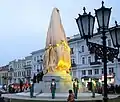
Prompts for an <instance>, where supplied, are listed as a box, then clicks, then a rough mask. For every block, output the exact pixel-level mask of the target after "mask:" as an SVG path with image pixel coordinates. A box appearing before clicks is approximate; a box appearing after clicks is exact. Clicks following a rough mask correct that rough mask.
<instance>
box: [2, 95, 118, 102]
mask: <svg viewBox="0 0 120 102" xmlns="http://www.w3.org/2000/svg"><path fill="white" fill-rule="evenodd" d="M118 96H119V95H108V97H109V99H114V98H117V97H118ZM2 97H5V98H10V99H18V100H41V101H45V100H46V101H56V102H57V101H66V100H67V98H66V97H65V98H61V97H60V98H56V99H51V97H49V98H44V97H43V98H42V97H34V98H30V97H29V96H24V97H23V96H18V95H16V94H3V95H2ZM90 100H103V97H102V96H97V97H95V98H92V97H91V96H89V97H81V98H78V99H76V101H90Z"/></svg>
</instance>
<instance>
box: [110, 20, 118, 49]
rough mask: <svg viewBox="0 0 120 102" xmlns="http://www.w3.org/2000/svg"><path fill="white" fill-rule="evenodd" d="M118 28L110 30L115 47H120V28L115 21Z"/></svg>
mask: <svg viewBox="0 0 120 102" xmlns="http://www.w3.org/2000/svg"><path fill="white" fill-rule="evenodd" d="M115 24H116V26H115V27H112V28H110V29H109V32H110V35H111V38H112V42H113V45H114V47H117V48H119V47H120V26H119V25H118V24H117V21H115Z"/></svg>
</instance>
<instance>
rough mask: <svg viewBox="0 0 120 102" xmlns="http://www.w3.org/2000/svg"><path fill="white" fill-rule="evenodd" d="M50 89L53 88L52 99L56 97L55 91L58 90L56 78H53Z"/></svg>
mask: <svg viewBox="0 0 120 102" xmlns="http://www.w3.org/2000/svg"><path fill="white" fill-rule="evenodd" d="M50 89H51V93H52V99H54V98H55V91H56V83H55V79H52V82H51V86H50Z"/></svg>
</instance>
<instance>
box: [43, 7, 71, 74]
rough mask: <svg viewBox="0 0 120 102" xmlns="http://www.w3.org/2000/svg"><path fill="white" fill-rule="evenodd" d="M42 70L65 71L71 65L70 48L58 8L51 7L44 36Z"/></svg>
mask: <svg viewBox="0 0 120 102" xmlns="http://www.w3.org/2000/svg"><path fill="white" fill-rule="evenodd" d="M45 48H46V50H45V56H44V72H47V71H46V70H49V72H53V71H63V70H64V71H66V72H69V68H70V67H71V58H70V48H69V46H68V43H67V38H66V36H65V31H64V29H63V26H62V23H61V19H60V14H59V10H58V9H57V8H54V9H53V12H52V15H51V20H50V24H49V28H48V32H47V38H46V47H45Z"/></svg>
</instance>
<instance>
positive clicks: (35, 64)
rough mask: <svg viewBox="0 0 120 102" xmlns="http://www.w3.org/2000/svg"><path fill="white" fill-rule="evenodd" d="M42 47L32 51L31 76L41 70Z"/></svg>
mask: <svg viewBox="0 0 120 102" xmlns="http://www.w3.org/2000/svg"><path fill="white" fill-rule="evenodd" d="M44 51H45V50H44V49H41V50H38V51H34V52H32V53H31V54H32V77H33V76H34V74H35V75H36V74H37V71H38V70H39V71H42V70H43V56H44Z"/></svg>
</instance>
